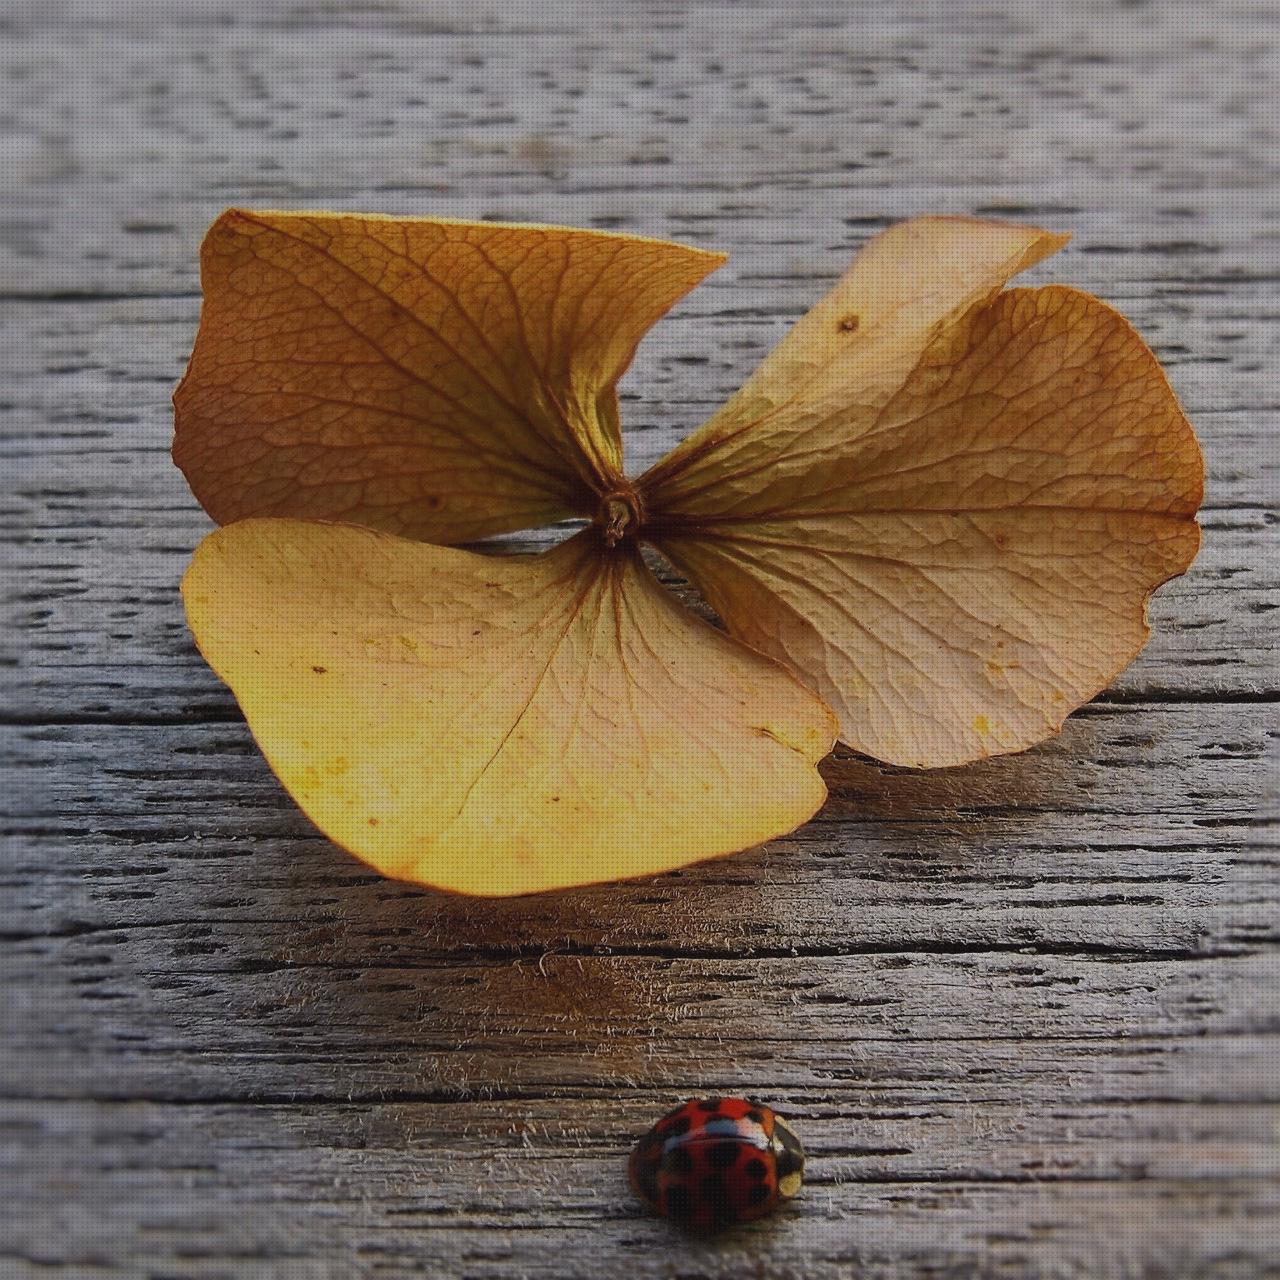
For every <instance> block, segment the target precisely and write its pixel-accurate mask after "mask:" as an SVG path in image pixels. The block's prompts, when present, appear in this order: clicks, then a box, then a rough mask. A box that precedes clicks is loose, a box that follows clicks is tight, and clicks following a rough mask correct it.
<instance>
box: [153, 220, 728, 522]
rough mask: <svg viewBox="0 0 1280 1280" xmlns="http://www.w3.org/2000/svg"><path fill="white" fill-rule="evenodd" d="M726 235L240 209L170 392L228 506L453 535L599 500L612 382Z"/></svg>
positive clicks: (215, 493)
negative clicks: (713, 238) (637, 233)
mask: <svg viewBox="0 0 1280 1280" xmlns="http://www.w3.org/2000/svg"><path fill="white" fill-rule="evenodd" d="M721 261H723V255H719V254H712V253H706V252H703V251H701V250H697V249H691V248H688V247H686V246H683V245H678V244H672V243H667V242H664V241H658V240H647V239H641V238H639V237H634V236H618V235H609V234H604V233H601V232H593V231H576V230H569V229H564V228H556V227H532V226H515V225H498V224H493V223H483V222H482V223H466V222H451V221H445V220H429V219H391V218H380V217H373V216H368V215H347V214H344V215H337V214H290V213H249V212H245V211H241V210H230V211H228V212H227V213H225V214H224V215H223V216H222V217H221V218H220V219H219V220H218V221H217V223H215V224H214V226H213V228H212V229H211V230H210V232H209V234H208V236H207V237H206V240H205V244H204V249H203V254H202V263H203V283H204V291H205V303H204V311H203V314H202V316H201V324H200V331H199V334H198V337H197V340H196V346H195V350H194V352H193V353H192V358H191V364H190V367H189V368H188V371H187V375H186V377H185V378H184V380H183V382H182V384H181V386H180V387H179V388H178V391H177V393H176V394H175V397H174V403H175V407H176V425H177V430H176V436H175V441H174V457H175V460H176V461H177V462H178V465H179V466H180V467H181V468H182V469H183V471H185V472H186V475H187V478H188V480H189V481H190V483H191V487H192V489H193V490H194V491H195V494H196V496H197V497H198V498H199V499H200V501H201V503H203V505H204V507H205V509H206V510H207V511H208V512H209V513H210V515H212V516H213V517H214V519H215V520H218V521H220V522H227V521H231V520H238V519H243V518H244V517H246V516H254V515H287V516H296V517H304V518H311V519H331V520H334V519H336V520H349V521H352V522H355V523H359V524H364V525H368V526H370V527H374V528H379V529H386V530H389V531H391V532H395V533H400V534H404V535H407V536H410V537H414V538H422V539H425V540H429V541H435V542H460V541H466V540H468V539H472V538H478V537H482V536H485V535H488V534H493V533H499V532H503V531H506V530H511V529H520V528H528V527H531V526H534V525H538V524H542V523H546V522H548V521H551V520H556V519H560V518H561V517H563V516H565V515H568V514H571V513H577V514H589V513H591V512H593V511H594V510H595V507H596V504H597V502H598V499H599V496H600V495H602V494H604V493H607V492H609V491H610V490H611V489H612V488H613V487H614V482H615V481H616V478H617V477H618V476H619V475H620V474H621V456H622V445H621V439H620V435H619V430H618V413H617V397H616V394H615V392H614V386H615V384H616V382H617V380H618V378H619V377H620V376H621V374H622V373H623V371H624V370H625V369H626V367H627V365H628V364H629V363H630V362H631V357H632V354H633V353H634V351H635V347H636V344H637V343H638V342H639V340H640V338H641V337H642V336H643V335H644V333H645V332H646V330H647V329H648V328H649V327H650V326H651V325H652V324H653V322H654V321H655V320H656V319H657V318H658V317H659V316H660V315H662V314H663V313H664V312H665V311H666V310H667V309H668V308H669V307H670V306H671V305H672V304H673V303H674V302H676V301H677V299H679V298H680V297H681V296H682V295H683V294H684V293H686V292H687V291H688V290H689V289H690V288H692V287H693V286H694V285H695V284H696V283H697V282H698V281H699V280H701V279H702V277H703V276H705V275H706V274H707V272H709V271H710V270H712V269H713V268H714V267H716V266H717V265H719V263H720V262H721Z"/></svg>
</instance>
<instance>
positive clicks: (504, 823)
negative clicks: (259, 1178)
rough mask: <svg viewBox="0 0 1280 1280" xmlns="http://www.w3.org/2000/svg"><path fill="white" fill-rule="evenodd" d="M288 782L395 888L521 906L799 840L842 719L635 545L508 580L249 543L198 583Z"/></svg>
mask: <svg viewBox="0 0 1280 1280" xmlns="http://www.w3.org/2000/svg"><path fill="white" fill-rule="evenodd" d="M183 594H184V597H185V600H186V605H187V612H188V617H189V619H190V622H191V627H192V631H193V632H194V634H195V636H196V639H197V642H198V643H199V645H200V648H201V651H202V652H203V653H204V655H205V657H206V659H207V660H208V661H209V663H210V665H211V666H212V667H213V668H214V670H215V671H217V673H218V674H219V675H220V676H221V677H222V678H223V679H224V680H225V681H226V682H227V683H228V684H229V685H230V686H231V687H232V689H233V690H234V692H235V694H236V697H237V699H238V700H239V702H240V705H241V707H242V708H243V710H244V713H245V716H246V717H247V719H248V721H249V725H250V727H251V728H252V730H253V732H254V735H255V736H256V738H257V739H258V742H259V744H260V745H261V747H262V750H263V752H264V754H265V755H266V757H267V759H268V760H269V761H270V763H271V766H272V768H273V769H274V770H275V771H276V773H277V774H278V775H279V777H280V779H281V781H282V782H283V783H284V785H285V786H286V787H287V788H288V790H289V791H290V793H291V794H292V795H293V796H294V797H295V798H296V799H297V801H298V803H299V804H300V805H301V806H302V808H303V809H304V810H305V811H306V813H307V814H308V816H310V817H311V819H312V820H313V821H314V822H315V823H316V824H317V825H318V826H319V827H320V828H321V829H322V830H323V831H324V832H325V833H326V834H328V835H329V836H331V837H332V838H333V839H335V840H336V841H338V843H340V844H342V845H343V846H344V847H345V848H347V849H349V850H351V851H352V852H354V853H355V854H357V855H358V856H359V857H361V858H363V859H364V860H365V861H366V862H368V863H370V864H372V865H373V866H374V867H376V868H378V869H379V870H380V871H382V872H384V873H386V874H387V875H391V876H396V877H399V878H402V879H408V880H414V881H418V882H420V883H423V884H430V885H435V886H438V887H441V888H445V889H452V890H456V891H459V892H463V893H474V894H512V893H526V892H530V891H533V890H540V889H553V888H558V887H561V886H565V885H577V884H587V883H591V882H593V881H597V880H609V879H617V878H621V877H626V876H638V875H646V874H650V873H653V872H658V871H665V870H668V869H670V868H672V867H678V866H683V865H684V864H686V863H689V862H692V861H696V860H698V859H701V858H710V857H715V856H718V855H720V854H725V853H731V852H733V851H735V850H737V849H742V848H745V847H746V846H748V845H753V844H757V843H759V842H760V841H762V840H766V839H768V838H770V837H772V836H776V835H780V834H783V833H785V832H787V831H790V830H792V829H793V828H794V827H796V826H798V825H799V824H800V823H802V822H803V821H805V819H807V818H808V817H809V816H810V815H811V814H813V813H814V811H815V810H816V809H817V808H818V806H819V805H820V804H821V803H822V800H823V798H824V796H825V794H826V789H825V787H824V786H823V783H822V780H821V778H820V776H819V774H818V772H817V768H816V763H817V761H818V760H820V759H821V758H822V757H823V756H824V755H826V753H827V752H828V751H829V750H830V748H831V745H832V743H833V742H834V739H835V722H834V719H833V717H832V716H831V713H830V712H829V711H828V710H827V708H826V707H825V706H824V705H823V703H822V702H821V701H820V700H819V699H818V698H816V697H815V696H814V695H812V694H811V693H809V692H808V691H806V690H805V689H804V688H803V687H802V686H801V685H800V684H799V682H798V681H796V680H795V679H794V678H793V677H792V676H790V675H789V674H788V673H787V672H785V671H784V670H783V669H782V668H781V667H779V666H778V665H777V664H775V663H773V662H770V661H769V660H767V659H765V658H762V657H760V656H759V655H758V654H755V653H752V652H751V651H750V650H749V649H746V648H745V647H743V646H742V645H740V644H738V643H737V642H735V641H734V640H732V639H730V638H729V637H727V636H725V635H724V634H723V633H721V632H719V631H716V630H715V629H713V628H712V627H710V626H708V625H707V624H706V623H704V622H702V621H701V620H700V619H698V618H696V617H695V616H694V615H693V614H692V613H690V612H689V611H688V610H686V609H684V608H683V607H682V606H681V605H680V604H679V603H678V601H677V600H676V599H675V598H674V597H673V596H672V595H671V594H670V593H669V592H667V591H666V590H665V589H664V588H663V587H662V586H661V585H660V584H659V583H658V582H657V581H656V579H654V578H653V576H652V575H651V574H650V572H649V570H648V569H647V568H646V567H645V565H644V563H643V561H642V560H641V559H640V556H639V553H638V551H637V549H636V548H635V545H634V544H633V543H632V544H629V545H627V546H624V547H618V548H616V549H613V550H610V549H608V548H607V547H605V545H604V544H603V541H602V539H601V536H600V534H599V531H597V530H587V531H586V532H584V533H582V534H579V535H578V536H577V537H575V538H573V539H571V540H570V541H568V542H565V543H562V544H561V545H560V546H558V547H556V548H555V549H554V550H552V551H550V552H548V553H546V554H544V555H541V556H537V557H533V558H530V557H491V556H483V555H477V554H474V553H471V552H466V551H457V550H450V549H446V548H439V547H431V546H425V545H423V544H421V543H417V542H410V541H407V540H405V539H400V538H395V537H391V536H389V535H386V534H381V533H376V532H373V531H370V530H365V529H358V528H354V527H349V526H341V525H330V524H321V523H314V522H307V521H293V520H247V521H241V522H239V523H237V524H233V525H230V526H228V527H227V528H225V529H222V530H220V531H218V532H216V533H214V534H212V535H210V536H209V538H207V539H206V540H205V541H204V543H203V544H202V545H201V546H200V548H199V550H198V551H197V552H196V556H195V559H194V561H193V563H192V566H191V568H190V570H189V571H188V573H187V576H186V579H185V580H184V583H183Z"/></svg>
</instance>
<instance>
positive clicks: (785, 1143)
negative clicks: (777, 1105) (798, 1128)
mask: <svg viewBox="0 0 1280 1280" xmlns="http://www.w3.org/2000/svg"><path fill="white" fill-rule="evenodd" d="M773 1156H774V1159H775V1161H776V1162H777V1166H778V1195H779V1197H780V1198H781V1199H783V1200H790V1199H791V1197H792V1196H794V1195H795V1194H796V1192H797V1191H799V1190H800V1183H801V1181H802V1180H803V1178H804V1147H802V1146H801V1145H800V1139H799V1138H797V1137H796V1134H795V1130H794V1129H792V1127H791V1126H790V1125H789V1124H788V1123H787V1122H786V1121H785V1120H783V1119H781V1118H780V1117H779V1116H774V1118H773Z"/></svg>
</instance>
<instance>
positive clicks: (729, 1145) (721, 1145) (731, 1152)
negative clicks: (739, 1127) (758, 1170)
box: [707, 1142, 759, 1169]
mask: <svg viewBox="0 0 1280 1280" xmlns="http://www.w3.org/2000/svg"><path fill="white" fill-rule="evenodd" d="M739 1151H740V1147H739V1145H738V1143H736V1142H717V1143H715V1144H713V1145H712V1146H711V1147H709V1148H708V1149H707V1163H708V1164H709V1165H710V1166H711V1167H712V1168H713V1169H732V1168H733V1166H734V1165H735V1164H737V1163H738V1153H739ZM757 1163H759V1162H758V1161H757Z"/></svg>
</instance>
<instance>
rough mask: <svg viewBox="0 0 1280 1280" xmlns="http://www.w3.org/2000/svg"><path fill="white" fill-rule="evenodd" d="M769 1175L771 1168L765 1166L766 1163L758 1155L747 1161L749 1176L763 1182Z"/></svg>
mask: <svg viewBox="0 0 1280 1280" xmlns="http://www.w3.org/2000/svg"><path fill="white" fill-rule="evenodd" d="M768 1176H769V1170H768V1169H767V1168H766V1167H765V1163H764V1161H763V1160H761V1159H760V1158H759V1157H758V1156H757V1157H756V1158H755V1159H753V1160H748V1161H747V1177H748V1178H754V1179H755V1180H756V1181H757V1182H763V1181H764V1180H765V1178H767V1177H768Z"/></svg>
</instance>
